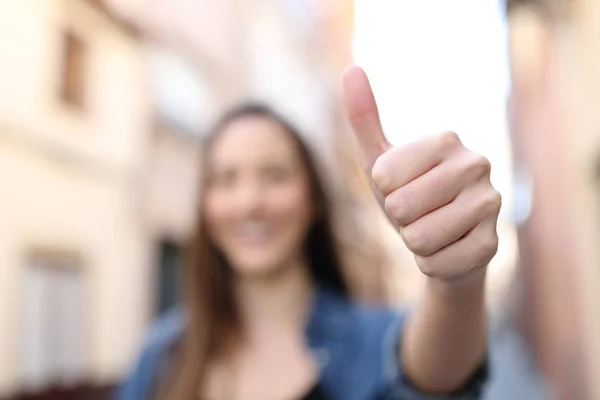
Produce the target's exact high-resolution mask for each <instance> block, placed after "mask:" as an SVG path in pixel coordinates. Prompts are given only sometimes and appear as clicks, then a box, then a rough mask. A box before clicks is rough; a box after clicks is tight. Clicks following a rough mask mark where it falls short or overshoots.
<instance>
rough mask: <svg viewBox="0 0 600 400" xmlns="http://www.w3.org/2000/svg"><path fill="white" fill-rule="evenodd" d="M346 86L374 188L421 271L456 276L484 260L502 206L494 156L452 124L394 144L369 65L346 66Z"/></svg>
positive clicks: (492, 250)
mask: <svg viewBox="0 0 600 400" xmlns="http://www.w3.org/2000/svg"><path fill="white" fill-rule="evenodd" d="M343 86H344V97H345V103H346V109H347V112H348V117H349V119H350V122H351V124H352V127H353V129H354V132H355V134H356V136H357V139H358V143H359V145H360V148H361V151H362V156H363V160H364V163H365V170H366V171H367V173H368V174H369V175H370V178H371V186H372V188H373V192H374V193H375V196H376V197H377V199H378V200H379V202H380V205H381V207H382V208H383V210H384V211H385V213H386V214H387V215H388V217H389V219H390V220H391V221H392V222H393V223H394V224H395V225H396V227H397V228H398V230H399V232H400V235H401V236H402V239H403V240H404V243H405V244H406V246H407V247H408V249H409V250H410V251H411V252H412V253H413V254H414V256H415V260H416V262H417V265H418V266H419V269H420V270H421V272H423V273H424V274H425V275H427V276H430V277H435V278H440V279H443V280H454V279H455V278H459V277H463V276H466V275H468V274H470V273H472V272H474V271H476V270H479V269H481V268H484V267H485V266H487V264H488V263H489V261H490V260H491V259H492V258H493V257H494V255H495V254H496V251H497V248H498V235H497V232H496V223H497V220H498V214H499V212H500V206H501V197H500V194H499V193H498V192H497V191H496V190H495V189H494V188H493V187H492V185H491V182H490V169H491V166H490V163H489V161H488V160H487V159H486V158H485V157H483V156H481V155H479V154H476V153H473V152H471V151H469V150H468V149H467V148H465V147H464V146H463V144H462V143H461V141H460V139H459V137H458V136H457V135H456V134H455V133H451V132H447V133H442V134H438V135H435V136H431V137H427V138H424V139H422V140H419V141H417V142H413V143H410V144H407V145H403V146H396V147H394V146H392V145H391V144H390V143H389V142H388V141H387V139H386V138H385V135H384V133H383V130H382V127H381V122H380V119H379V113H378V111H377V105H376V103H375V98H374V96H373V92H372V90H371V86H370V84H369V80H368V78H367V76H366V74H365V72H364V71H363V70H362V69H361V68H359V67H357V66H351V67H349V68H348V69H347V70H346V71H345V73H344V77H343Z"/></svg>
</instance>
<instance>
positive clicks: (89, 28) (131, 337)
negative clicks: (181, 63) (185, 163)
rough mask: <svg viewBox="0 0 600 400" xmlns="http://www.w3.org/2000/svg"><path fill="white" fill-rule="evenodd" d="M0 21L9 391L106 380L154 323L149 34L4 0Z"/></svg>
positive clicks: (2, 383) (104, 15) (57, 3)
mask: <svg viewBox="0 0 600 400" xmlns="http://www.w3.org/2000/svg"><path fill="white" fill-rule="evenodd" d="M0 26H2V28H1V29H0V54H2V70H1V73H0V166H1V167H0V185H1V186H2V188H3V189H2V201H1V202H0V220H2V224H1V227H0V237H1V238H2V239H1V240H0V280H1V281H2V282H4V284H3V289H2V290H1V291H0V327H1V328H0V364H1V365H2V368H0V397H3V398H4V397H5V396H7V395H8V394H10V393H13V394H14V393H15V392H16V391H19V392H29V391H38V390H43V389H47V388H48V387H49V386H52V385H59V384H60V385H67V386H81V385H84V384H98V385H102V384H103V383H106V382H111V381H113V380H114V379H115V378H116V373H117V372H120V371H121V370H122V369H123V365H124V364H126V363H128V362H129V356H130V354H131V352H132V351H131V348H132V347H134V346H135V343H136V341H137V340H138V339H139V337H138V334H137V333H138V332H139V330H140V328H139V326H140V325H141V324H142V323H144V322H145V321H143V320H142V317H141V316H140V315H139V313H138V312H137V311H136V310H138V309H143V305H142V304H140V299H141V298H142V297H141V295H140V292H141V291H143V289H142V286H143V285H140V282H143V281H144V275H145V273H146V271H145V266H146V264H147V263H148V253H149V252H148V244H147V240H146V232H145V231H144V229H143V224H142V223H141V221H142V214H141V213H140V207H139V204H140V198H139V194H140V190H139V188H140V185H141V184H142V183H143V181H142V179H141V178H142V176H143V175H142V171H143V169H144V166H145V162H146V146H147V142H148V137H147V136H148V135H147V132H148V131H149V129H150V127H151V125H150V121H151V118H150V108H149V103H148V101H147V99H148V96H147V92H148V90H147V85H146V79H145V61H144V54H143V52H142V46H141V42H140V36H139V33H138V32H137V31H136V29H134V28H133V27H132V26H130V25H129V24H127V23H125V22H123V21H122V20H120V19H118V18H116V17H115V16H114V15H113V14H111V13H110V12H109V11H108V10H107V9H106V8H105V7H104V6H103V5H102V3H101V2H100V1H92V0H79V1H72V0H51V1H43V2H40V1H37V0H23V1H16V2H13V1H9V2H2V3H1V4H0ZM124 305H126V306H124ZM78 390H79V389H78Z"/></svg>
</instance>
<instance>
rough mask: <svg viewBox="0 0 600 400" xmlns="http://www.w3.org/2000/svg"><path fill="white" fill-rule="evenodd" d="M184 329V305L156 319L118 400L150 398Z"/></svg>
mask: <svg viewBox="0 0 600 400" xmlns="http://www.w3.org/2000/svg"><path fill="white" fill-rule="evenodd" d="M184 328H185V316H184V313H183V311H182V310H181V309H180V308H174V309H172V310H171V311H169V312H167V313H165V314H164V315H162V316H161V317H159V318H157V319H156V320H155V321H154V323H153V324H152V326H151V327H150V329H149V331H148V334H147V335H146V337H145V339H144V345H143V348H142V350H141V353H140V355H139V357H138V359H137V360H136V362H135V365H134V367H133V370H132V372H131V374H130V375H129V377H128V378H127V379H126V381H125V382H124V384H123V385H122V387H120V388H119V390H118V393H117V396H116V398H117V399H119V400H141V399H146V398H148V397H149V393H150V392H151V390H152V386H153V384H154V382H155V380H156V377H157V374H158V372H159V369H160V367H161V365H162V362H163V360H164V359H165V358H166V356H167V354H168V353H169V350H170V349H171V348H172V347H173V346H174V345H175V344H176V343H177V342H178V341H179V339H180V338H181V336H182V334H183V330H184Z"/></svg>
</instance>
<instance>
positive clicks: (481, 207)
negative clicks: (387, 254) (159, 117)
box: [121, 67, 499, 400]
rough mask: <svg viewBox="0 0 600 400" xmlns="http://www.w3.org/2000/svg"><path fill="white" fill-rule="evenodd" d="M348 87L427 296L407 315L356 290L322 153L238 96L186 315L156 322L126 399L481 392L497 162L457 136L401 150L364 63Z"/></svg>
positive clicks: (208, 187) (192, 264)
mask: <svg viewBox="0 0 600 400" xmlns="http://www.w3.org/2000/svg"><path fill="white" fill-rule="evenodd" d="M345 89H346V97H347V103H348V104H347V107H348V111H349V115H350V120H351V121H352V123H353V126H354V129H355V131H356V134H357V136H358V139H359V143H360V144H361V147H362V149H363V151H364V156H365V157H364V158H365V161H366V162H367V164H368V165H373V162H374V161H375V160H377V163H376V165H375V166H374V167H369V170H371V169H372V171H373V187H374V189H375V190H376V194H377V195H378V196H379V198H381V199H382V204H384V206H385V210H386V212H387V213H388V215H389V217H390V220H392V221H393V222H394V223H395V224H396V225H397V226H398V228H399V230H400V232H401V234H402V235H403V238H404V240H405V242H406V244H407V245H408V247H409V248H410V249H411V250H412V251H413V253H415V257H416V259H417V263H418V264H419V267H420V268H421V270H422V271H423V272H424V273H425V274H427V275H428V276H429V278H428V280H427V284H426V287H425V290H424V293H423V298H422V299H421V302H420V303H419V304H418V306H416V307H415V308H414V309H413V310H412V312H411V313H410V316H407V314H406V313H397V312H393V311H390V310H386V309H375V308H368V307H366V306H361V305H358V304H356V303H355V302H353V301H352V299H351V298H350V295H349V291H348V286H347V283H346V281H345V279H344V275H343V273H342V269H343V268H342V265H341V264H342V261H341V260H342V257H341V255H340V254H339V251H338V249H339V248H338V242H337V241H336V235H335V234H334V230H333V229H332V221H331V209H330V205H329V202H328V199H327V198H326V194H325V188H324V185H323V183H322V181H321V180H320V179H319V177H318V174H317V168H316V167H315V163H314V161H313V160H312V158H311V153H310V152H309V150H307V148H306V147H305V146H304V145H303V144H302V141H301V140H300V139H299V136H298V134H297V133H296V131H295V130H294V129H293V128H292V127H291V126H290V125H289V124H288V123H286V122H285V121H284V120H283V119H282V118H280V117H278V116H277V115H276V114H275V113H273V112H272V111H270V110H269V109H267V108H264V107H261V106H246V107H242V108H239V109H236V110H234V111H232V112H231V113H229V114H228V115H226V116H225V117H224V118H223V120H222V121H221V122H220V123H219V124H218V126H217V127H216V129H215V130H214V134H213V135H212V137H211V138H210V140H209V142H208V144H207V146H206V149H207V154H206V157H205V160H206V162H207V165H206V170H205V172H206V181H205V188H204V193H203V199H202V206H201V217H200V223H199V224H198V229H197V234H196V237H195V238H194V239H193V241H192V244H191V251H190V259H189V260H188V261H189V262H188V264H187V265H186V270H185V273H186V279H185V283H186V284H187V288H186V292H185V294H186V298H185V307H186V309H185V312H180V311H177V312H174V313H173V314H171V315H169V316H168V317H166V318H165V320H164V321H160V322H159V323H158V325H157V327H156V328H155V329H154V330H153V332H152V334H151V335H150V338H149V343H148V344H147V347H146V349H145V351H144V352H143V354H142V357H141V360H140V362H139V363H138V367H137V369H136V371H135V373H134V375H133V376H132V378H131V379H130V381H129V382H127V383H126V385H125V387H124V388H123V390H122V393H121V398H122V399H125V400H133V399H146V398H160V399H186V400H188V399H206V400H221V399H227V400H232V399H242V400H243V399H261V400H268V399H274V400H287V399H289V400H292V399H330V400H338V399H339V400H353V399H356V400H371V399H474V398H478V396H479V394H480V391H481V386H482V384H483V381H484V380H485V363H484V353H485V351H484V348H485V330H486V329H485V312H484V308H485V307H484V293H483V292H484V289H483V288H484V284H483V283H484V276H485V265H486V264H487V262H488V261H489V259H491V257H492V256H493V254H494V253H495V249H496V245H497V236H496V232H495V224H496V218H497V215H498V209H499V197H498V195H497V193H496V192H495V191H494V190H493V189H492V188H491V185H490V184H489V165H488V164H487V163H486V161H485V159H483V158H482V157H480V156H475V155H473V154H472V153H470V152H468V151H467V150H466V149H464V147H462V145H461V144H460V141H459V140H458V139H457V137H456V135H448V134H446V135H440V136H436V137H432V138H428V139H427V140H424V141H422V142H419V143H415V144H413V145H412V147H408V148H407V147H405V148H396V149H393V148H391V147H390V146H389V144H388V143H387V141H385V138H384V137H383V134H382V132H381V127H380V124H379V119H378V116H377V109H376V105H375V101H374V98H373V95H372V92H371V89H370V86H369V84H368V80H367V78H366V76H365V75H364V72H363V71H362V70H360V69H359V68H356V67H354V68H350V69H349V70H348V71H347V73H346V76H345ZM417 154H418V155H419V157H418V158H415V155H417ZM404 162H406V163H407V164H404V165H402V163H404ZM398 171H400V172H401V173H398ZM400 197H402V198H403V199H404V200H405V201H406V202H404V201H402V202H400V203H395V202H397V201H399V200H400ZM395 204H399V205H400V206H401V207H398V206H396V205H395ZM365 268H369V266H368V265H366V266H365ZM434 394H435V395H434Z"/></svg>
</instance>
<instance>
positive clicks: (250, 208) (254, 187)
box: [236, 180, 264, 215]
mask: <svg viewBox="0 0 600 400" xmlns="http://www.w3.org/2000/svg"><path fill="white" fill-rule="evenodd" d="M262 193H263V190H262V189H261V186H260V185H259V184H258V183H257V182H254V181H253V180H250V181H249V182H245V183H244V184H242V185H240V187H239V190H238V193H237V201H236V204H237V206H238V210H239V211H240V213H242V214H244V215H249V214H255V213H258V212H260V211H261V210H262V208H263V203H264V202H263V194H262Z"/></svg>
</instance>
